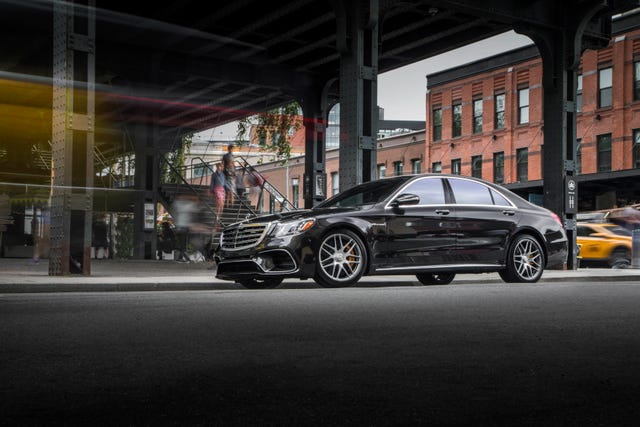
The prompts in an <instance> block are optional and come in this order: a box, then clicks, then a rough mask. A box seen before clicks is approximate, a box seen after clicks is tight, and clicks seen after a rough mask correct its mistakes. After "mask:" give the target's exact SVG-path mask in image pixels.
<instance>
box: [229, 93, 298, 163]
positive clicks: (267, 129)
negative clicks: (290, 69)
mask: <svg viewBox="0 0 640 427" xmlns="http://www.w3.org/2000/svg"><path fill="white" fill-rule="evenodd" d="M252 126H255V129H256V137H257V142H258V145H259V146H260V148H261V149H263V150H265V151H269V152H272V153H275V154H276V157H277V158H278V159H280V160H281V161H282V162H283V163H284V162H287V161H288V160H289V159H290V158H291V141H290V135H293V133H295V131H297V130H298V129H300V128H301V127H302V119H301V117H300V106H299V105H298V103H297V102H292V103H290V104H287V105H284V106H282V107H278V108H273V109H271V110H268V111H265V112H263V113H260V114H257V115H255V116H249V117H245V118H244V119H242V120H240V121H239V122H238V130H237V137H236V138H237V143H238V145H243V144H244V143H246V141H248V140H249V143H251V141H250V135H249V138H248V137H247V132H250V130H251V127H252Z"/></svg>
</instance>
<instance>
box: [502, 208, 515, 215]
mask: <svg viewBox="0 0 640 427" xmlns="http://www.w3.org/2000/svg"><path fill="white" fill-rule="evenodd" d="M502 214H503V215H509V216H514V215H515V214H516V212H515V211H510V210H507V209H505V210H503V211H502Z"/></svg>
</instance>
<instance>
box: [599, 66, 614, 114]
mask: <svg viewBox="0 0 640 427" xmlns="http://www.w3.org/2000/svg"><path fill="white" fill-rule="evenodd" d="M612 71H613V70H612V68H611V67H608V68H602V69H600V70H598V108H604V107H611V105H613V102H612V98H611V96H612V92H613V89H612V86H613V72H612Z"/></svg>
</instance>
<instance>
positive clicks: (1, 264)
mask: <svg viewBox="0 0 640 427" xmlns="http://www.w3.org/2000/svg"><path fill="white" fill-rule="evenodd" d="M210 265H211V264H209V263H179V262H176V261H166V260H164V261H156V260H97V259H94V260H91V270H92V274H91V276H82V275H70V276H49V275H48V270H49V261H48V260H47V259H44V260H41V261H40V263H38V264H31V263H30V260H29V259H21V258H0V293H23V292H98V291H99V292H107V291H150V290H153V291H158V290H166V291H178V290H223V289H244V288H243V287H242V286H240V285H238V284H235V283H233V282H229V281H223V280H218V279H216V278H215V270H213V269H212V270H209V269H208V267H209V266H210ZM570 280H579V281H590V282H593V281H595V282H602V281H638V282H639V283H640V269H635V268H627V269H605V268H583V269H578V270H573V271H571V270H570V271H561V270H547V271H545V272H544V274H543V275H542V278H541V279H540V281H541V282H545V281H570ZM453 283H454V284H456V283H502V280H501V279H500V276H499V275H498V274H497V273H483V274H460V275H458V276H456V279H455V280H454V282H453ZM287 284H289V285H294V286H300V285H302V286H309V287H316V285H315V283H314V282H313V281H312V280H306V281H300V280H298V279H288V280H285V282H284V285H283V286H286V285H287ZM418 285H419V282H418V281H417V280H416V278H415V276H414V275H402V276H367V277H363V278H362V279H361V280H360V282H359V283H358V285H357V286H359V287H376V286H418Z"/></svg>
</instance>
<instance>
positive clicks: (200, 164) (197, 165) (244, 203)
mask: <svg viewBox="0 0 640 427" xmlns="http://www.w3.org/2000/svg"><path fill="white" fill-rule="evenodd" d="M218 162H219V161H211V162H205V161H204V159H202V158H201V157H198V156H196V157H193V158H192V159H191V165H190V166H189V167H187V168H185V175H191V177H192V178H191V179H192V181H193V180H194V179H195V180H199V184H198V185H208V184H209V179H206V180H205V178H206V177H208V176H209V174H207V175H205V174H200V176H199V177H196V178H193V177H194V171H195V170H196V169H200V170H204V169H206V170H208V171H209V172H210V174H211V175H213V171H214V165H215V164H216V163H218ZM189 169H190V171H189ZM237 169H238V168H237V167H236V171H237ZM187 171H189V172H190V174H188V173H187ZM236 173H237V172H236ZM203 181H204V183H203ZM237 188H238V186H237V185H236V188H233V189H231V191H232V192H233V196H234V200H237V201H238V203H236V204H235V205H234V206H235V211H234V210H231V207H229V206H228V207H227V208H226V209H225V211H224V217H225V218H229V217H231V218H233V222H238V221H240V220H241V219H244V218H243V215H244V216H245V217H246V215H249V216H257V215H258V213H257V212H256V210H255V209H254V207H253V206H251V203H250V202H249V201H248V200H247V199H245V198H244V197H241V195H240V194H239V193H238V191H237Z"/></svg>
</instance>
